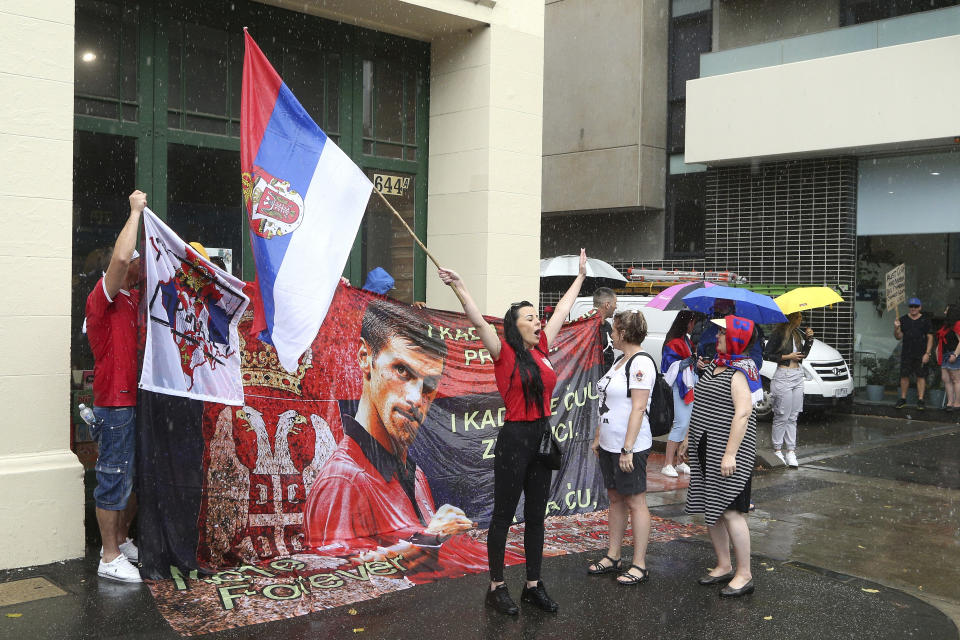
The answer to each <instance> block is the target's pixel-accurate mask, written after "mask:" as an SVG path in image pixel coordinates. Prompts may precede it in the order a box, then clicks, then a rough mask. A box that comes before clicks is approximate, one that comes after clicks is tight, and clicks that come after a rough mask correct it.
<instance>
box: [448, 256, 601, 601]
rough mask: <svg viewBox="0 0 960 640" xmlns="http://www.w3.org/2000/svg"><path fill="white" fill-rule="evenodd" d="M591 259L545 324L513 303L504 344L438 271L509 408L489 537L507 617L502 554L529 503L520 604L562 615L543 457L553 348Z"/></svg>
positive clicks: (583, 259) (451, 275)
mask: <svg viewBox="0 0 960 640" xmlns="http://www.w3.org/2000/svg"><path fill="white" fill-rule="evenodd" d="M586 265H587V254H586V251H584V250H583V249H581V250H580V269H579V274H578V275H577V277H576V279H575V280H574V281H573V284H572V285H570V288H569V289H568V290H567V292H566V293H565V294H564V295H563V297H562V298H561V299H560V302H558V303H557V305H556V309H555V310H554V313H553V316H552V317H551V318H550V320H549V321H548V322H547V324H546V326H543V325H542V324H541V322H540V319H539V318H538V317H537V308H536V307H535V306H534V305H532V304H531V303H529V302H527V301H526V300H524V301H522V302H515V303H513V304H511V305H510V308H509V309H507V312H506V313H505V314H504V315H503V339H502V340H501V338H500V336H498V335H497V331H496V329H494V328H493V327H492V326H490V324H488V323H487V321H486V320H485V319H484V318H483V314H482V313H480V309H479V308H478V307H477V305H476V303H475V302H474V301H473V298H472V297H471V296H470V292H469V291H467V287H466V285H465V284H464V283H463V280H462V279H461V278H460V276H459V275H457V273H456V272H455V271H451V270H450V269H439V271H438V273H439V275H440V279H441V280H443V282H444V284H448V285H450V286H451V287H453V288H454V289H455V290H456V291H457V293H458V294H459V297H460V299H461V301H462V303H463V310H464V312H465V313H466V314H467V318H469V320H470V322H471V323H472V324H473V326H474V327H476V329H477V333H478V334H479V336H480V340H481V341H482V342H483V346H484V347H486V348H487V351H489V352H490V356H491V357H492V358H493V362H494V375H495V377H496V380H497V389H498V390H499V392H500V395H501V397H503V403H504V405H505V407H506V421H505V422H504V425H503V427H502V428H501V429H500V432H499V434H498V436H497V444H496V446H495V448H494V456H495V461H494V465H493V516H492V518H491V520H490V530H489V532H488V534H487V559H488V563H489V566H490V588H489V589H488V590H487V594H486V603H487V605H488V606H490V607H493V608H494V609H496V610H497V611H498V612H500V613H505V614H509V615H516V614H517V613H518V611H519V610H518V609H517V605H516V604H514V602H513V599H512V598H511V597H510V592H509V591H508V590H507V585H506V584H504V582H503V556H504V551H505V549H506V543H507V530H508V529H509V527H510V523H511V522H512V520H513V516H514V513H515V512H516V510H517V504H518V503H519V501H520V494H521V493H523V494H524V496H525V499H524V506H523V518H524V532H523V549H524V555H525V558H526V572H527V581H526V584H525V585H524V588H523V592H522V594H521V597H520V599H521V601H523V602H527V603H530V604H533V605H534V606H536V607H539V608H540V609H543V610H544V611H556V610H557V603H556V602H554V601H553V599H552V598H550V596H549V595H547V591H546V589H545V588H544V586H543V581H542V580H541V579H540V565H541V561H542V559H543V520H544V516H545V513H546V509H547V499H548V497H549V495H550V479H551V477H552V475H553V472H552V471H551V470H550V469H549V468H548V467H547V466H546V465H545V464H544V463H543V462H542V461H541V460H540V459H539V457H538V455H537V453H538V448H539V445H540V438H541V436H542V435H543V433H544V430H547V429H549V428H550V420H549V419H550V398H551V396H552V394H553V388H554V386H555V385H556V383H557V374H556V372H555V371H554V369H553V365H551V364H550V360H549V358H548V357H547V354H548V353H549V349H550V345H551V344H553V341H554V340H555V339H556V337H557V334H559V333H560V327H561V326H562V325H563V319H564V318H566V317H567V315H568V314H569V313H570V308H571V307H572V306H573V302H574V300H575V299H576V297H577V295H578V294H579V293H580V286H581V285H582V284H583V280H584V278H585V277H586Z"/></svg>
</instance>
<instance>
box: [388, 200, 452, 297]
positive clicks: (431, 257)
mask: <svg viewBox="0 0 960 640" xmlns="http://www.w3.org/2000/svg"><path fill="white" fill-rule="evenodd" d="M374 191H376V192H377V195H378V196H380V199H381V200H383V204H385V205H387V208H388V209H390V211H391V212H393V215H395V216H397V220H399V221H400V224H402V225H403V228H404V229H406V230H407V233H409V234H410V237H411V238H413V240H414V241H415V242H416V243H417V244H418V245H420V248H421V249H423V252H424V253H425V254H427V257H428V258H430V261H431V262H433V264H435V265H436V267H437V269H442V268H443V267H441V266H440V263H439V262H437V259H436V258H435V257H434V256H433V254H432V253H430V250H429V249H427V247H426V245H425V244H423V243H422V242H420V238H418V237H417V234H415V233H414V232H413V229H411V228H410V225H408V224H407V221H406V220H404V219H403V216H401V215H400V213H399V212H398V211H397V210H396V209H394V208H393V205H392V204H390V201H389V200H387V197H386V196H385V195H383V193H381V192H380V191H379V190H378V189H374ZM450 288H451V289H453V292H454V293H455V294H457V298H458V299H459V300H460V304H466V303H467V302H466V300H464V299H463V296H462V295H460V292H459V291H458V290H457V289H456V287H453V286H451V287H450Z"/></svg>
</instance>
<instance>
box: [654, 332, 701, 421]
mask: <svg viewBox="0 0 960 640" xmlns="http://www.w3.org/2000/svg"><path fill="white" fill-rule="evenodd" d="M692 355H693V350H692V349H691V345H690V340H689V339H688V338H687V337H686V336H681V337H679V338H674V339H673V340H670V341H669V342H667V343H666V344H665V345H663V359H662V360H661V361H660V370H661V371H663V378H664V380H666V381H667V384H669V385H671V386H676V387H677V391H679V392H680V397H681V398H683V402H684V403H685V404H690V403H691V402H693V386H694V385H695V384H696V383H697V375H696V372H695V371H694V364H693V359H692V357H691V356H692Z"/></svg>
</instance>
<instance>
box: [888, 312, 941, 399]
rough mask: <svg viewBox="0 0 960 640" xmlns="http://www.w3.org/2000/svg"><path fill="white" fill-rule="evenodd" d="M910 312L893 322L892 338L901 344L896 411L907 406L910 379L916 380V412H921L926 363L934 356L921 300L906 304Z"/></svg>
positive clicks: (930, 326) (930, 325) (925, 384)
mask: <svg viewBox="0 0 960 640" xmlns="http://www.w3.org/2000/svg"><path fill="white" fill-rule="evenodd" d="M907 305H909V307H910V311H909V312H908V313H907V314H906V315H903V316H900V318H899V319H897V320H894V321H893V337H894V338H896V339H897V340H903V348H902V349H901V350H900V399H899V400H897V404H896V408H897V409H902V408H903V407H904V406H905V405H906V404H907V389H909V388H910V376H916V378H917V409H919V410H920V411H923V410H924V409H925V408H926V404H925V403H924V401H923V394H924V392H925V391H926V389H927V374H928V373H929V371H928V369H927V363H928V362H929V361H930V354H931V353H932V352H933V326H932V324H931V323H930V318H928V317H927V316H925V315H924V314H923V313H922V309H923V307H922V305H921V303H920V298H910V300H908V301H907Z"/></svg>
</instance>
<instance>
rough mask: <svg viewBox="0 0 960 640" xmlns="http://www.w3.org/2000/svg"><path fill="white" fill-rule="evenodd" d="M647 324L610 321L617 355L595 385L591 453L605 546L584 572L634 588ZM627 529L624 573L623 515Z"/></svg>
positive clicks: (652, 371)
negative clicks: (605, 514)
mask: <svg viewBox="0 0 960 640" xmlns="http://www.w3.org/2000/svg"><path fill="white" fill-rule="evenodd" d="M646 337H647V321H646V318H644V317H643V314H642V313H640V312H639V311H622V312H620V313H618V314H617V315H616V316H615V317H614V319H613V332H612V333H611V338H612V340H613V347H614V348H615V349H618V350H620V351H622V352H623V356H621V357H620V359H619V360H617V361H616V362H615V363H614V364H613V366H612V367H610V370H609V371H607V372H606V374H604V376H603V377H602V378H600V381H599V382H598V383H597V391H598V392H599V395H600V400H599V402H600V409H599V413H600V424H599V425H598V426H597V434H596V435H595V436H594V438H593V444H592V445H591V449H593V452H594V453H595V454H596V455H597V457H598V458H599V461H600V471H601V473H602V474H603V482H604V485H605V486H606V488H607V495H608V496H609V497H610V515H609V524H610V547H609V549H608V550H607V555H605V556H604V557H603V558H602V559H600V560H598V561H597V562H593V563H591V564H590V566H588V567H587V573H589V574H591V575H601V574H605V573H616V574H618V576H617V583H618V584H621V585H638V584H640V583H641V582H646V580H647V579H648V578H649V577H650V572H649V571H648V570H647V562H646V554H647V540H648V538H649V537H650V511H649V510H648V509H647V495H646V491H647V456H648V455H649V454H650V448H651V447H652V446H653V437H652V436H651V433H650V422H649V418H648V416H647V412H648V411H649V409H650V398H651V390H652V389H653V388H654V383H655V382H656V378H657V368H656V364H655V362H654V360H653V358H652V357H651V356H650V355H649V354H648V353H646V352H645V351H643V349H642V348H641V346H640V345H641V344H642V343H643V340H644V338H646ZM628 515H629V516H630V520H631V522H632V524H633V560H632V561H631V564H630V565H629V566H627V567H626V568H624V563H623V561H622V560H621V558H620V548H621V545H622V544H623V536H624V532H625V531H626V529H627V516H628Z"/></svg>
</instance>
